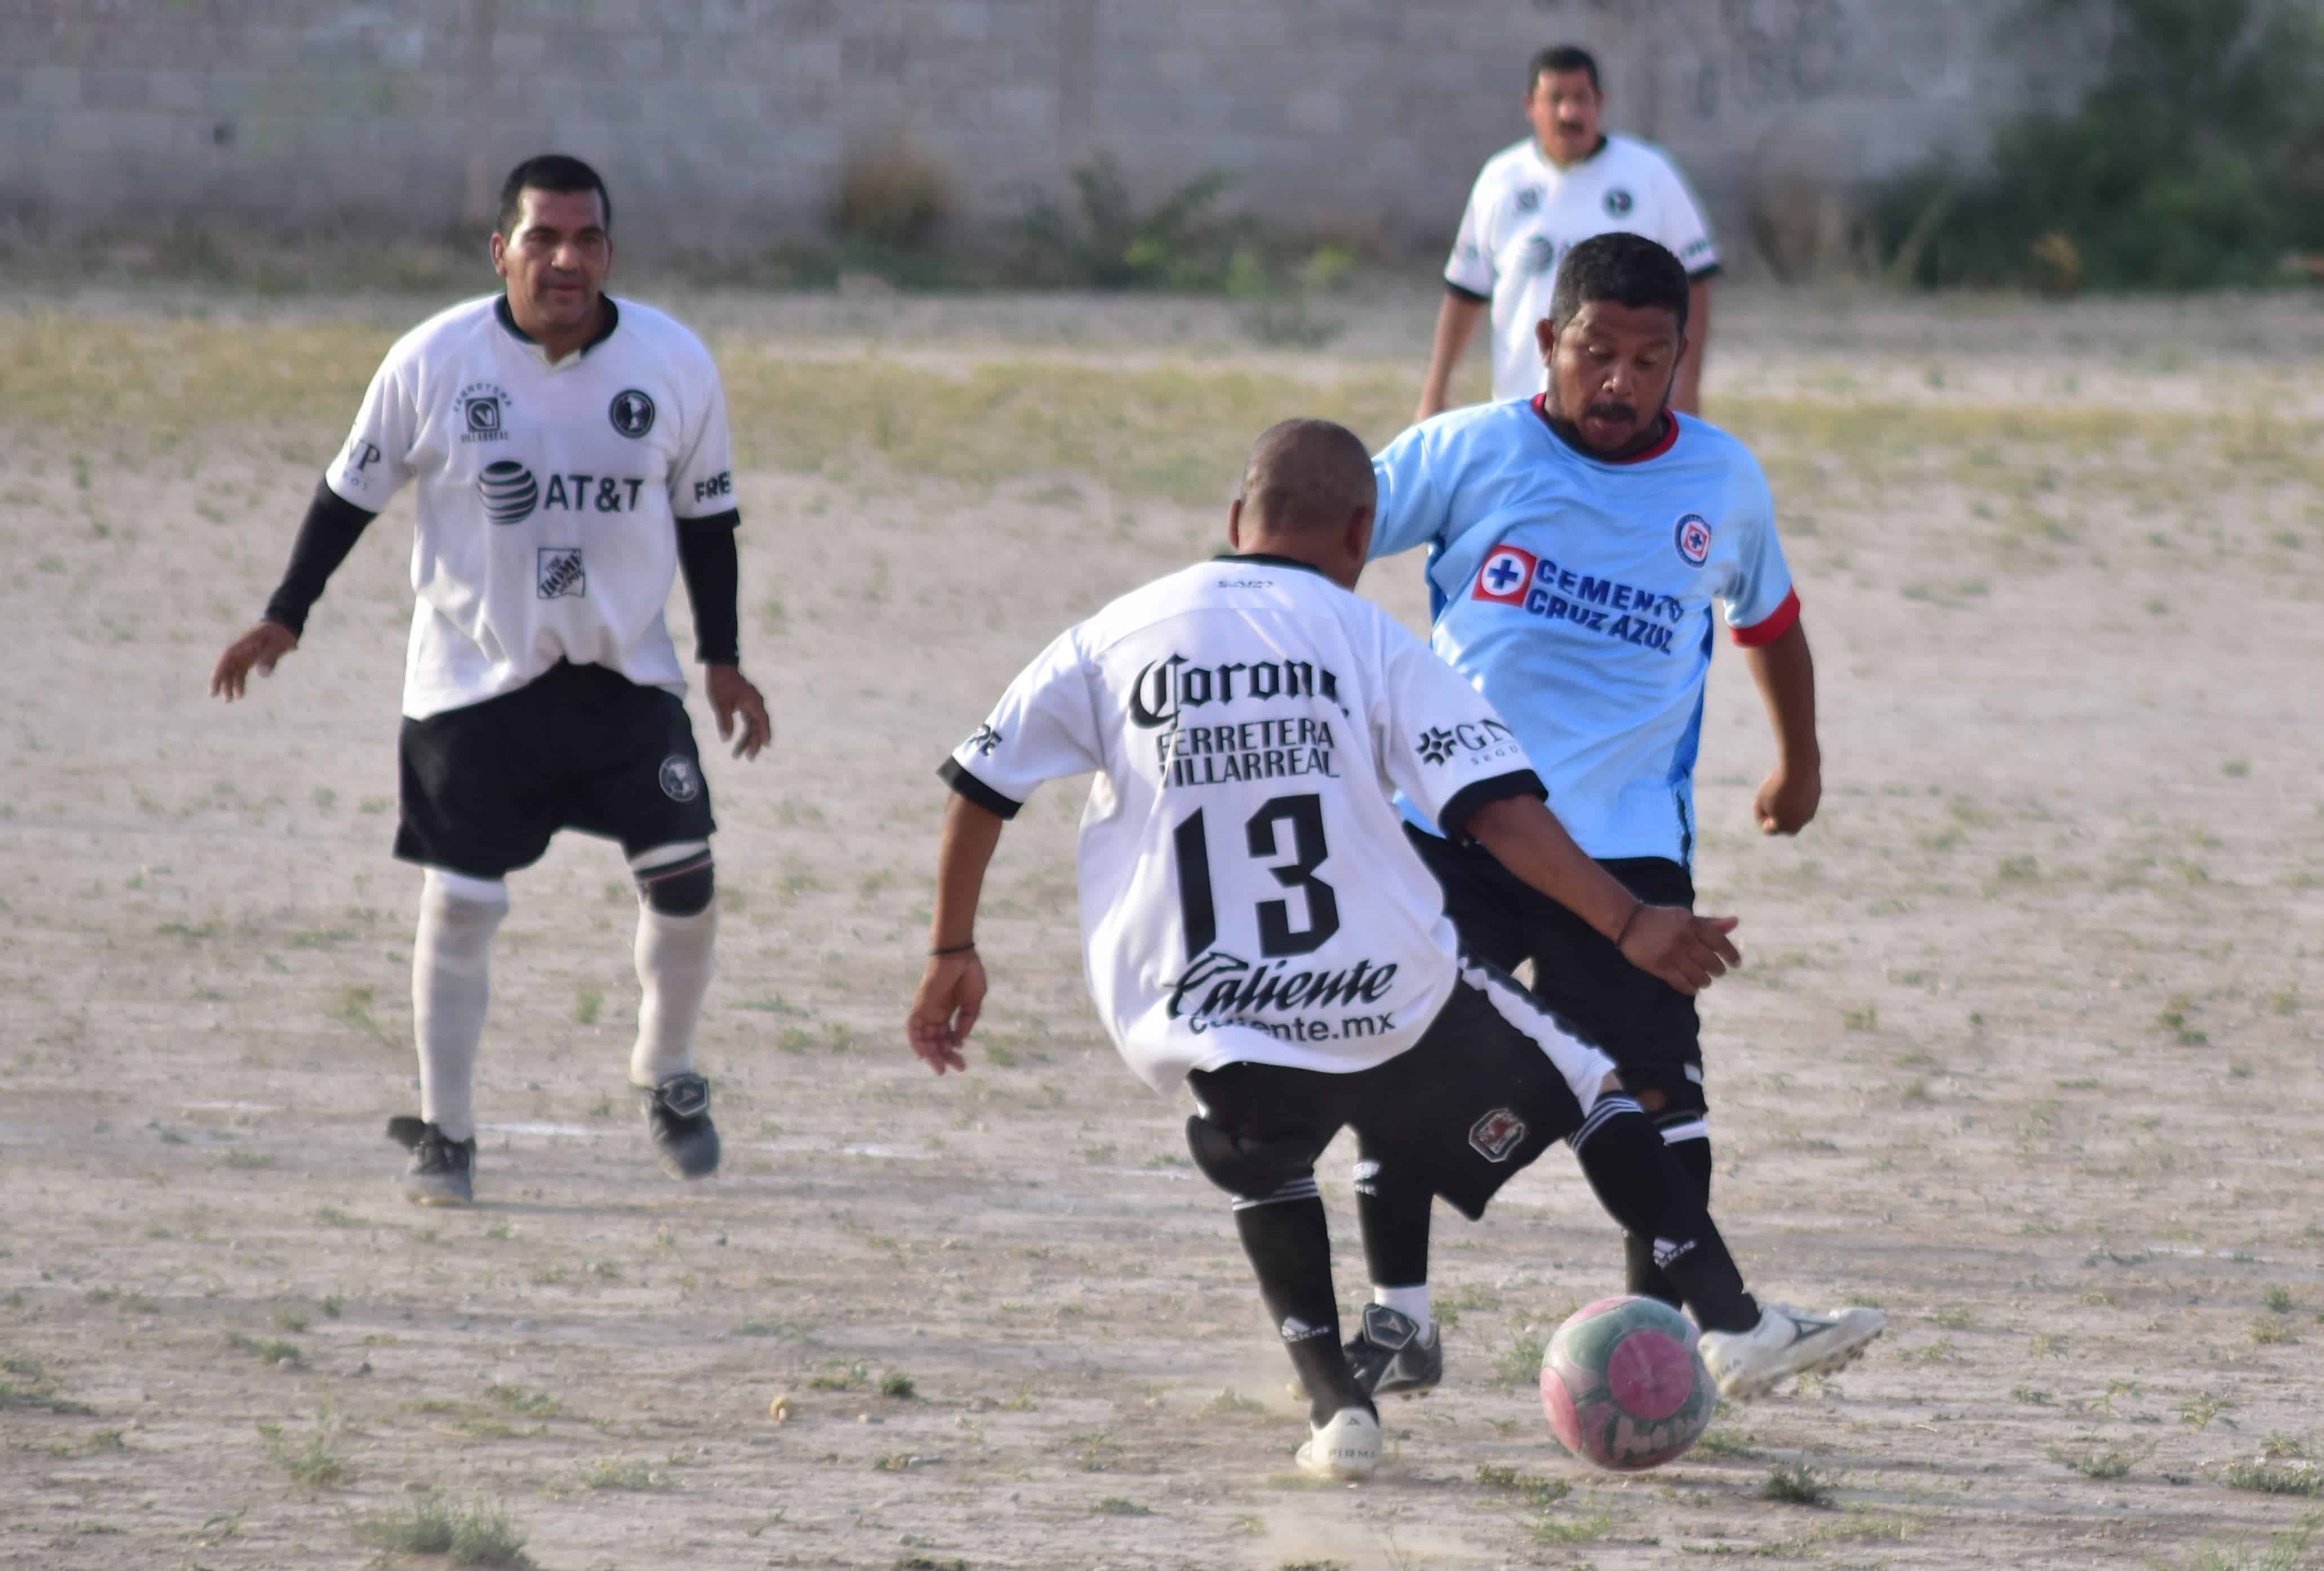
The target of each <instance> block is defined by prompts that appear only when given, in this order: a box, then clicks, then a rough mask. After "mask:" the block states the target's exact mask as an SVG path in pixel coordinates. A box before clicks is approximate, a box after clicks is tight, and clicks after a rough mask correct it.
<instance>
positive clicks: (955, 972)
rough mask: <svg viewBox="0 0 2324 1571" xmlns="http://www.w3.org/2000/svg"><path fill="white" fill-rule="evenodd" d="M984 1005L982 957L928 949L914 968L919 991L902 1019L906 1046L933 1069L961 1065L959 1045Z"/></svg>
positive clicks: (963, 1043) (964, 1041) (939, 1070)
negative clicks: (924, 964)
mask: <svg viewBox="0 0 2324 1571" xmlns="http://www.w3.org/2000/svg"><path fill="white" fill-rule="evenodd" d="M983 1007H984V962H983V961H982V960H979V959H977V958H976V951H974V950H969V951H965V952H964V953H961V954H950V955H930V956H929V957H928V969H927V970H925V971H923V972H921V973H920V988H919V991H918V992H917V993H915V994H913V995H912V1012H911V1014H910V1015H908V1016H906V1018H905V1021H904V1029H905V1032H906V1033H907V1034H908V1035H909V1036H910V1037H911V1040H912V1051H913V1052H916V1053H918V1054H919V1055H920V1061H921V1062H923V1063H925V1064H927V1066H928V1068H929V1069H931V1070H934V1071H935V1072H936V1073H937V1074H939V1075H940V1074H942V1073H944V1072H945V1070H967V1068H968V1061H967V1060H966V1059H964V1058H963V1057H962V1056H961V1049H963V1048H964V1047H966V1046H967V1045H968V1034H969V1033H970V1032H971V1031H973V1030H974V1029H975V1028H976V1017H977V1015H978V1014H979V1013H980V1012H981V1011H982V1009H983Z"/></svg>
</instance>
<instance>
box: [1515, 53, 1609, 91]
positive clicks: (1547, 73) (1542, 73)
mask: <svg viewBox="0 0 2324 1571" xmlns="http://www.w3.org/2000/svg"><path fill="white" fill-rule="evenodd" d="M1561 71H1585V72H1587V73H1589V77H1590V90H1591V92H1593V93H1602V92H1604V91H1605V90H1606V89H1605V87H1603V86H1602V85H1601V84H1600V82H1599V80H1598V60H1597V57H1596V56H1594V55H1592V54H1591V52H1590V51H1588V50H1586V49H1583V48H1582V46H1581V45H1580V44H1576V43H1554V44H1551V45H1550V46H1549V47H1548V48H1547V49H1545V50H1544V51H1541V52H1540V53H1539V54H1537V55H1535V56H1534V57H1533V71H1532V73H1531V74H1530V75H1528V76H1527V77H1526V96H1527V97H1531V96H1533V90H1534V89H1535V87H1540V86H1541V79H1542V78H1544V77H1554V76H1556V75H1557V74H1558V73H1560V72H1561Z"/></svg>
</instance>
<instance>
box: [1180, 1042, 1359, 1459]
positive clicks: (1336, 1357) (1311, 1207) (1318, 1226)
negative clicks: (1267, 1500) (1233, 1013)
mask: <svg viewBox="0 0 2324 1571" xmlns="http://www.w3.org/2000/svg"><path fill="white" fill-rule="evenodd" d="M1361 1078H1362V1077H1361V1076H1340V1075H1325V1074H1318V1073H1316V1072H1314V1071H1313V1070H1295V1069H1285V1068H1280V1067H1277V1066H1276V1065H1273V1064H1251V1063H1232V1064H1228V1065H1225V1066H1224V1067H1222V1068H1221V1069H1217V1070H1196V1071H1195V1072H1194V1073H1193V1074H1191V1075H1189V1076H1187V1077H1186V1080H1187V1084H1188V1086H1189V1087H1190V1088H1191V1089H1193V1091H1194V1098H1195V1105H1196V1109H1197V1110H1196V1112H1195V1114H1194V1116H1193V1117H1191V1118H1189V1119H1187V1120H1186V1145H1187V1149H1188V1150H1189V1152H1191V1153H1192V1154H1193V1156H1194V1165H1195V1166H1196V1167H1198V1168H1200V1169H1202V1171H1203V1176H1204V1177H1206V1178H1208V1179H1209V1180H1210V1181H1212V1182H1213V1183H1214V1184H1216V1185H1218V1187H1219V1188H1220V1189H1222V1190H1225V1191H1226V1192H1227V1193H1228V1194H1229V1195H1231V1196H1232V1197H1233V1199H1234V1218H1235V1231H1236V1232H1237V1233H1238V1234H1240V1236H1241V1238H1242V1246H1243V1253H1244V1254H1247V1255H1249V1256H1250V1266H1251V1270H1252V1272H1254V1273H1256V1274H1257V1276H1258V1278H1259V1297H1260V1298H1261V1299H1263V1300H1265V1301H1266V1304H1267V1313H1268V1319H1269V1320H1270V1321H1272V1322H1273V1324H1274V1326H1275V1328H1276V1331H1277V1335H1279V1336H1280V1337H1282V1338H1283V1346H1284V1351H1285V1352H1286V1353H1287V1354H1289V1355H1290V1356H1291V1366H1292V1368H1293V1369H1294V1370H1296V1372H1297V1373H1298V1375H1299V1382H1300V1384H1301V1386H1302V1387H1303V1388H1304V1389H1305V1391H1306V1392H1307V1414H1308V1440H1307V1444H1305V1445H1304V1446H1302V1447H1300V1448H1299V1465H1300V1467H1301V1468H1302V1469H1303V1470H1305V1471H1306V1472H1310V1473H1314V1474H1318V1475H1328V1476H1340V1477H1357V1476H1361V1475H1364V1474H1367V1473H1369V1472H1370V1471H1371V1470H1372V1468H1373V1467H1374V1466H1376V1465H1378V1464H1379V1450H1380V1429H1379V1413H1378V1412H1377V1411H1376V1410H1374V1409H1373V1407H1372V1403H1371V1399H1370V1398H1369V1396H1368V1395H1366V1394H1365V1392H1364V1390H1363V1388H1362V1387H1361V1386H1360V1385H1359V1384H1358V1383H1357V1381H1356V1377H1355V1374H1354V1372H1353V1371H1352V1370H1351V1369H1350V1367H1349V1364H1348V1359H1347V1355H1346V1352H1345V1351H1344V1349H1343V1348H1342V1346H1341V1342H1340V1309H1339V1301H1338V1299H1337V1298H1336V1296H1335V1295H1334V1293H1333V1287H1332V1239H1331V1233H1330V1230H1329V1228H1328V1226H1327V1225H1326V1223H1325V1221H1324V1217H1323V1197H1322V1196H1321V1195H1320V1194H1318V1193H1317V1191H1316V1189H1315V1159H1316V1158H1317V1157H1318V1156H1321V1155H1322V1154H1323V1148H1324V1147H1325V1146H1326V1145H1329V1144H1331V1142H1332V1137H1333V1135H1336V1134H1338V1133H1339V1130H1340V1125H1341V1122H1342V1120H1341V1118H1340V1116H1339V1114H1338V1109H1337V1107H1335V1106H1333V1104H1334V1102H1335V1101H1336V1100H1337V1099H1338V1098H1339V1097H1340V1096H1341V1095H1342V1094H1343V1093H1344V1091H1345V1090H1346V1089H1347V1085H1346V1083H1347V1082H1349V1081H1352V1080H1357V1079H1361Z"/></svg>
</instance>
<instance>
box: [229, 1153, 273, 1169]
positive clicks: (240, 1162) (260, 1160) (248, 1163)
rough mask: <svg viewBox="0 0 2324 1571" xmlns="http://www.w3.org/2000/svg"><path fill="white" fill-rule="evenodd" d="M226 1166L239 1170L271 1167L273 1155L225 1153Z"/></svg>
mask: <svg viewBox="0 0 2324 1571" xmlns="http://www.w3.org/2000/svg"><path fill="white" fill-rule="evenodd" d="M273 1165H274V1153H272V1152H271V1151H229V1152H227V1153H226V1166H228V1167H239V1168H258V1167H272V1166H273Z"/></svg>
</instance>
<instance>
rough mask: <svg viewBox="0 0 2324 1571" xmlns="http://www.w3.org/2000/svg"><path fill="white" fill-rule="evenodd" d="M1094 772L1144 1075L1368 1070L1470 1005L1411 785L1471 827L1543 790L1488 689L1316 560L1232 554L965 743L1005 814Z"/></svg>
mask: <svg viewBox="0 0 2324 1571" xmlns="http://www.w3.org/2000/svg"><path fill="white" fill-rule="evenodd" d="M1092 770H1094V771H1095V772H1096V774H1097V779H1096V781H1095V783H1094V784H1093V785H1092V786H1091V789H1090V797H1089V804H1088V806H1087V808H1086V809H1085V810H1084V813H1083V814H1082V830H1081V854H1080V861H1081V905H1082V940H1083V946H1084V958H1085V960H1086V964H1087V968H1088V974H1089V985H1090V991H1091V993H1092V995H1093V997H1094V998H1095V999H1096V1002H1097V1007H1098V1013H1099V1015H1101V1016H1102V1018H1103V1019H1104V1021H1105V1024H1106V1028H1107V1030H1108V1031H1109V1032H1111V1034H1112V1036H1113V1040H1114V1045H1115V1046H1116V1047H1118V1048H1120V1051H1121V1056H1122V1057H1123V1058H1124V1059H1125V1060H1127V1061H1129V1064H1130V1068H1131V1069H1132V1070H1136V1071H1137V1073H1138V1075H1139V1078H1140V1079H1144V1080H1145V1081H1146V1082H1147V1084H1148V1085H1150V1086H1152V1087H1154V1088H1155V1089H1157V1090H1167V1089H1170V1088H1171V1087H1173V1086H1175V1085H1176V1084H1177V1083H1178V1082H1179V1081H1180V1080H1182V1079H1185V1076H1186V1073H1187V1071H1189V1070H1208V1069H1216V1068H1218V1067H1219V1066H1220V1065H1222V1064H1227V1063H1235V1062H1252V1063H1272V1064H1286V1065H1289V1066H1292V1067H1294V1068H1298V1069H1309V1070H1324V1071H1326V1072H1330V1073H1348V1072H1352V1071H1354V1070H1363V1069H1369V1068H1370V1067H1371V1066H1372V1065H1374V1064H1378V1063H1383V1062H1386V1061H1388V1059H1391V1058H1394V1057H1395V1056H1396V1055H1397V1053H1400V1052H1404V1051H1405V1050H1406V1049H1407V1048H1409V1047H1411V1046H1412V1045H1413V1044H1414V1043H1416V1042H1417V1041H1419V1039H1420V1035H1421V1033H1422V1032H1424V1031H1425V1030H1426V1029H1427V1027H1428V1024H1429V1022H1430V1021H1431V1020H1433V1019H1434V1017H1435V1015H1436V1013H1437V1011H1438V1010H1439V1009H1440V1008H1442V1007H1443V1004H1444V1001H1445V999H1446V998H1447V997H1449V996H1450V995H1451V992H1452V987H1453V983H1454V980H1455V978H1456V971H1455V963H1456V959H1457V952H1458V951H1457V944H1456V941H1455V939H1454V936H1453V931H1452V923H1450V922H1449V921H1448V920H1446V918H1445V915H1444V896H1443V890H1442V889H1441V888H1440V887H1438V885H1437V882H1436V880H1435V878H1434V876H1432V875H1431V874H1430V873H1429V871H1428V868H1427V867H1426V866H1425V864H1424V863H1423V862H1422V861H1421V859H1420V858H1419V856H1418V855H1417V854H1416V852H1415V851H1414V850H1413V849H1412V846H1411V844H1410V842H1409V841H1406V839H1405V835H1404V829H1403V825H1402V823H1401V822H1400V821H1399V820H1398V818H1397V813H1396V810H1395V808H1394V807H1392V806H1391V805H1390V804H1389V801H1388V797H1389V794H1390V793H1391V792H1392V791H1395V790H1397V789H1398V788H1401V789H1402V790H1403V791H1405V792H1406V793H1407V794H1408V795H1411V796H1412V797H1413V799H1414V800H1416V801H1418V802H1423V803H1425V804H1428V812H1429V813H1430V814H1431V815H1432V816H1433V817H1434V819H1435V821H1436V822H1439V823H1444V824H1447V825H1448V827H1449V828H1450V829H1451V830H1452V832H1454V833H1456V834H1457V833H1459V832H1460V830H1461V826H1462V825H1463V824H1465V823H1466V822H1467V821H1468V818H1469V816H1470V814H1471V813H1473V812H1474V811H1475V810H1476V809H1477V808H1478V807H1480V806H1481V805H1482V804H1485V803H1488V802H1490V801H1493V800H1496V799H1497V798H1500V797H1505V796H1512V795H1520V794H1532V795H1539V794H1540V793H1541V784H1540V782H1539V781H1538V780H1537V779H1536V778H1535V776H1534V774H1533V771H1532V768H1531V767H1530V766H1529V765H1527V764H1526V759H1525V755H1524V753H1523V752H1522V751H1521V750H1519V749H1518V747H1517V743H1516V742H1515V741H1514V740H1512V739H1511V737H1510V735H1509V730H1508V727H1507V726H1505V725H1503V724H1502V723H1501V722H1500V721H1499V718H1497V717H1496V716H1495V715H1494V713H1493V712H1492V709H1491V708H1490V706H1489V705H1488V704H1487V703H1485V701H1484V700H1483V699H1482V698H1480V696H1478V694H1477V693H1476V691H1475V689H1473V688H1471V686H1470V685H1469V684H1468V683H1466V682H1464V681H1463V680H1462V678H1461V677H1460V676H1459V675H1457V674H1456V673H1455V672H1454V671H1453V670H1452V667H1450V666H1446V665H1445V664H1444V663H1443V661H1441V660H1439V659H1438V658H1437V657H1435V656H1434V655H1433V654H1431V653H1430V652H1429V650H1428V648H1427V646H1426V645H1425V644H1423V643H1421V641H1420V640H1419V639H1416V638H1414V637H1413V636H1412V635H1411V634H1410V633H1409V632H1406V630H1405V629H1403V628H1402V627H1401V626H1399V625H1398V624H1397V622H1396V621H1395V620H1394V619H1392V618H1391V617H1389V616H1388V613H1387V612H1386V611H1382V610H1380V609H1379V607H1378V606H1376V605H1373V604H1372V603H1371V602H1369V601H1366V600H1362V599H1360V598H1359V597H1357V596H1356V595H1353V594H1351V593H1348V592H1347V591H1346V590H1343V589H1342V588H1340V587H1339V586H1338V585H1337V584H1335V583H1332V582H1331V581H1330V580H1329V579H1327V578H1325V577H1324V576H1323V574H1320V573H1318V572H1316V571H1315V570H1314V568H1311V567H1308V566H1306V565H1304V564H1301V563H1297V562H1292V561H1289V560H1286V559H1285V558H1282V557H1277V556H1225V557H1221V558H1219V559H1218V560H1216V561H1214V562H1206V563H1203V564H1202V565H1199V566H1195V567H1189V568H1187V569H1185V571H1184V572H1180V573H1174V574H1171V575H1170V576H1168V577H1167V578H1163V579H1160V580H1157V582H1155V583H1150V584H1148V585H1147V586H1146V587H1145V588H1143V589H1140V590H1138V591H1136V592H1134V593H1130V594H1128V595H1125V596H1124V597H1123V598H1121V599H1120V600H1118V601H1116V602H1113V603H1112V604H1111V605H1110V606H1107V607H1106V608H1105V609H1104V610H1103V611H1100V612H1098V613H1097V615H1095V616H1093V617H1092V618H1090V620H1087V621H1085V622H1083V623H1082V624H1080V625H1079V626H1077V627H1074V628H1072V629H1068V630H1067V631H1066V632H1065V633H1064V634H1063V635H1062V636H1061V637H1059V638H1058V639H1056V642H1054V643H1052V644H1051V645H1050V646H1049V647H1048V648H1047V649H1045V650H1043V651H1042V652H1041V655H1040V657H1038V658H1037V659H1036V660H1035V661H1034V662H1033V663H1032V664H1031V665H1030V666H1027V667H1026V668H1025V670H1024V672H1023V673H1022V674H1021V675H1019V677H1018V678H1017V680H1016V681H1015V682H1014V683H1012V684H1010V688H1009V691H1008V693H1007V694H1004V695H1003V696H1002V698H1001V703H1000V705H999V707H997V708H996V709H994V710H993V712H992V714H991V718H990V719H989V720H987V721H985V722H984V724H982V725H981V726H979V727H977V729H976V730H975V733H974V734H973V735H972V736H971V737H970V738H969V739H968V740H966V741H964V742H963V743H962V744H961V745H960V747H959V748H958V749H955V750H954V753H953V756H952V758H951V759H950V760H949V761H948V762H947V763H946V764H945V768H944V774H945V778H946V779H947V780H949V781H950V782H951V783H952V785H953V787H954V789H955V790H957V791H959V792H960V793H961V794H962V795H964V796H966V797H968V799H969V800H971V801H972V802H976V803H979V804H982V805H984V806H986V807H989V808H991V810H992V811H993V812H995V813H1001V815H1002V816H1003V817H1007V816H1010V815H1011V814H1013V813H1016V811H1017V809H1018V806H1019V804H1021V803H1022V802H1023V801H1024V800H1025V798H1026V797H1027V796H1028V795H1030V793H1031V792H1032V790H1033V788H1034V787H1035V786H1036V785H1039V784H1040V783H1041V782H1042V781H1044V780H1050V779H1055V778H1056V777H1058V776H1065V775H1078V774H1084V773H1086V772H1089V771H1092Z"/></svg>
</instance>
